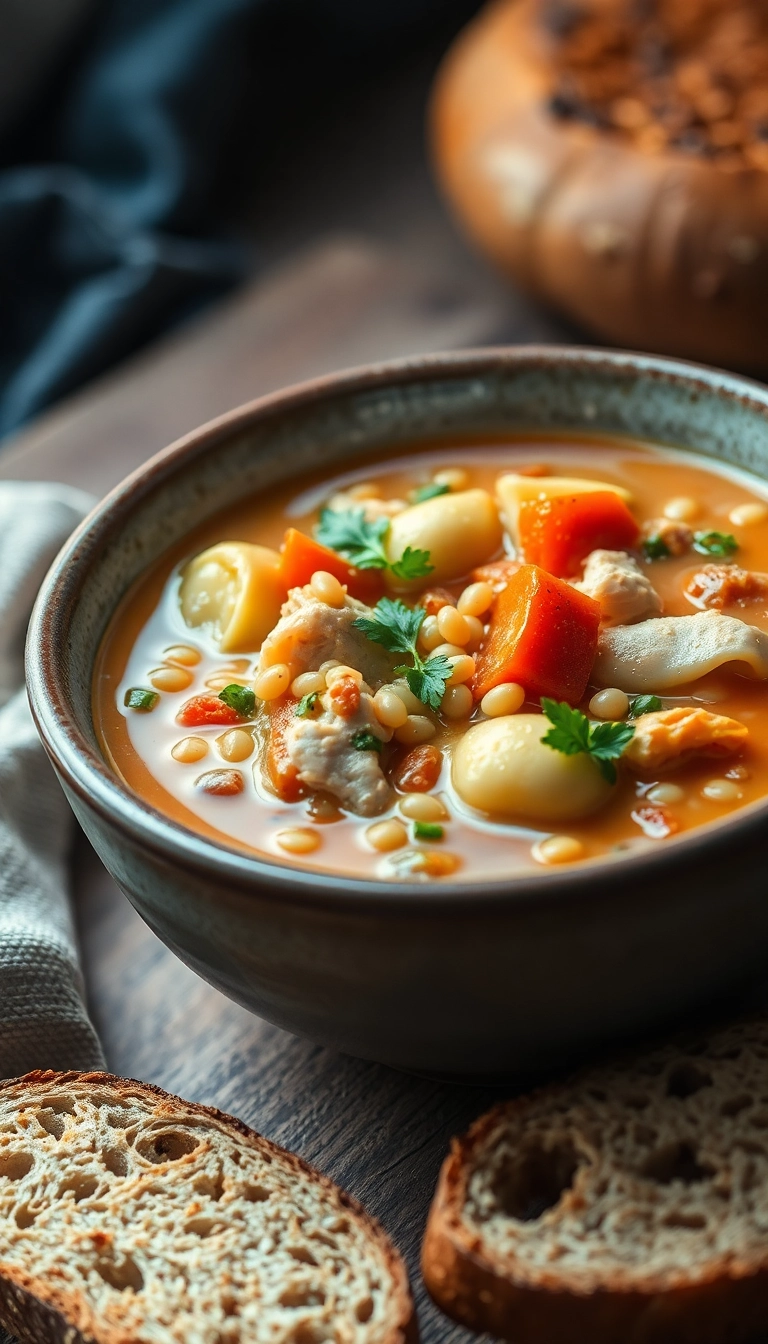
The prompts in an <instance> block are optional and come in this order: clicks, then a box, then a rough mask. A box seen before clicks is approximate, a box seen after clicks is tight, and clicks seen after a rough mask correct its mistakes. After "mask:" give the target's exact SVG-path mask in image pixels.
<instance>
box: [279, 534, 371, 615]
mask: <svg viewBox="0 0 768 1344" xmlns="http://www.w3.org/2000/svg"><path fill="white" fill-rule="evenodd" d="M318 569H324V570H325V571H326V573H327V574H332V575H333V577H334V578H335V579H338V580H339V583H345V584H346V585H347V592H348V593H349V595H350V597H356V598H358V599H359V600H360V601H361V602H368V603H375V602H378V600H379V598H380V597H381V595H382V593H383V592H384V580H383V578H382V576H381V571H380V570H378V569H355V567H354V565H350V564H349V563H348V562H347V561H346V560H345V559H344V558H343V556H341V555H338V554H337V553H336V551H332V550H331V549H330V548H329V547H328V546H321V545H320V542H319V541H315V540H314V538H312V537H308V536H306V534H305V533H304V532H299V530H298V528H296V527H289V528H288V531H287V532H286V534H285V540H284V542H283V548H282V551H281V559H280V575H281V578H282V580H283V582H284V584H285V586H286V588H302V587H303V586H304V584H305V583H309V581H310V579H311V578H312V575H313V574H314V573H315V571H316V570H318Z"/></svg>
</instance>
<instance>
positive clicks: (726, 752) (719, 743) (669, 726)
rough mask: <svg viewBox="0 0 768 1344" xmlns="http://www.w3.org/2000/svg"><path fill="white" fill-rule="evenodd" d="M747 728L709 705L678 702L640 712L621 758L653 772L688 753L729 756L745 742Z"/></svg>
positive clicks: (682, 760)
mask: <svg viewBox="0 0 768 1344" xmlns="http://www.w3.org/2000/svg"><path fill="white" fill-rule="evenodd" d="M748 736H749V733H748V730H747V728H746V727H745V726H744V724H743V723H739V722H738V721H737V720H736V719H728V718H726V717H725V715H723V714H711V713H710V711H709V710H708V709H698V708H695V707H693V706H684V705H677V706H675V708H674V709H662V710H659V712H658V713H657V714H641V716H640V718H639V719H637V720H636V722H635V735H634V737H633V738H632V741H631V742H630V743H629V745H628V746H627V747H626V749H625V751H624V760H625V761H627V762H628V763H629V764H630V765H634V766H635V767H636V768H637V769H638V770H642V771H646V772H653V773H655V772H656V771H658V770H662V769H670V768H674V767H676V766H679V765H682V764H684V763H685V761H686V760H688V759H690V757H691V756H731V755H733V754H734V752H737V751H741V750H742V749H743V747H744V746H746V742H747V738H748Z"/></svg>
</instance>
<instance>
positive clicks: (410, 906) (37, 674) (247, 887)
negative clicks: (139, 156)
mask: <svg viewBox="0 0 768 1344" xmlns="http://www.w3.org/2000/svg"><path fill="white" fill-rule="evenodd" d="M563 366H565V367H574V368H575V367H578V366H582V367H586V368H587V369H594V370H595V371H598V370H600V369H603V370H605V371H606V372H608V373H611V372H613V373H616V374H619V375H620V374H630V375H631V374H638V373H639V374H643V375H645V376H649V377H651V378H655V379H656V380H657V381H659V382H667V383H670V382H671V383H675V382H677V383H681V384H685V385H687V386H689V387H692V388H694V389H695V388H696V387H698V388H700V389H701V390H702V391H703V392H706V393H709V394H713V395H715V396H716V397H717V398H718V399H725V400H729V401H738V402H741V403H742V404H744V405H745V407H749V408H751V409H752V410H753V411H757V412H758V413H761V414H763V415H764V416H765V418H766V430H767V431H768V388H766V387H764V386H763V385H762V384H760V383H759V382H757V381H756V380H754V379H751V378H748V377H745V376H742V375H739V374H732V373H728V372H726V371H723V370H720V369H715V368H711V367H708V366H706V365H703V364H698V363H695V362H693V361H688V360H682V359H673V358H669V357H665V356H657V355H649V354H645V353H641V352H633V351H624V350H611V349H604V348H601V347H596V346H573V345H535V344H531V345H519V346H487V347H479V348H476V349H472V350H457V351H450V352H447V353H442V352H441V353H436V354H429V355H418V356H408V357H405V358H402V359H395V360H387V361H382V362H378V363H372V364H367V365H362V366H359V367H357V368H352V369H348V370H343V371H341V372H338V373H331V374H325V375H323V376H321V377H317V378H313V379H310V380H307V381H305V382H302V383H298V384H295V385H292V386H289V387H287V388H282V389H280V390H278V391H276V392H271V393H268V394H266V395H264V396H261V397H258V398H256V399H254V400H253V401H250V402H246V403H245V404H243V405H242V406H238V407H235V408H234V409H232V410H230V411H227V412H225V413H224V414H223V415H220V416H217V417H216V418H215V419H213V420H210V421H208V422H206V423H205V424H204V425H201V426H199V427H198V428H196V429H194V430H191V431H190V432H189V433H187V434H185V435H183V436H182V437H181V438H179V439H177V440H175V442H173V443H172V444H170V445H169V446H168V447H166V448H163V449H162V450H161V451H160V452H158V453H156V454H154V455H153V456H152V457H150V458H148V459H147V461H146V462H144V463H143V464H142V465H141V466H139V467H137V468H136V469H135V470H134V471H132V472H131V473H130V474H129V475H128V476H127V477H125V478H124V479H123V480H122V481H121V482H120V483H119V484H118V485H116V486H115V487H114V488H113V489H112V490H110V491H109V493H108V494H107V495H105V496H104V498H103V499H102V500H101V501H100V502H99V503H98V504H96V506H95V507H94V508H93V509H92V510H91V512H90V513H89V514H88V515H87V516H86V517H85V518H84V519H83V521H82V522H81V523H80V525H79V526H78V527H77V528H76V529H75V531H74V532H73V533H72V534H71V536H70V537H69V539H68V540H67V541H66V542H65V544H64V545H63V547H62V548H61V550H60V551H59V553H58V555H57V556H56V558H55V560H54V561H53V563H52V565H51V567H50V569H49V571H48V573H47V575H46V577H45V579H44V580H43V583H42V585H41V588H40V591H39V594H38V597H37V600H36V602H35V606H34V610H33V612H32V617H31V620H30V624H29V629H28V634H27V644H26V675H27V691H28V695H29V701H30V707H31V710H32V715H33V718H34V720H35V724H36V726H37V730H38V732H39V734H40V737H41V739H42V742H43V745H44V747H45V750H46V752H47V753H48V755H49V757H50V759H51V761H52V762H53V764H54V767H55V768H56V770H57V772H58V774H59V776H60V777H61V779H62V781H64V782H65V783H66V785H67V787H68V788H69V789H70V790H71V791H72V792H73V793H75V794H76V795H77V796H78V797H79V798H80V799H81V801H82V802H83V803H84V804H85V806H86V808H87V809H90V810H92V811H95V812H97V813H98V814H99V816H100V817H101V818H102V820H104V821H106V822H107V823H108V825H109V826H110V827H111V828H113V829H116V830H118V831H119V832H121V834H122V835H123V837H124V838H125V839H127V840H128V841H129V842H131V843H132V844H133V845H135V846H136V847H137V848H138V849H148V850H150V851H151V852H152V853H153V854H154V855H155V856H156V857H157V858H159V859H161V860H163V861H165V862H167V863H172V864H173V865H174V867H175V868H176V869H178V870H180V871H182V870H184V871H188V872H190V873H192V874H193V875H195V876H196V877H197V878H198V879H199V878H200V877H201V876H203V875H204V876H205V877H206V878H213V879H214V880H215V881H216V882H217V884H218V885H219V886H224V885H226V886H228V887H229V888H231V889H236V890H237V891H238V892H243V893H248V892H250V894H251V895H252V896H254V897H259V898H261V899H264V898H265V897H266V896H267V895H268V896H269V897H270V898H273V897H275V896H276V897H277V898H278V899H279V900H280V901H281V903H284V904H287V905H300V906H311V907H313V908H314V909H317V910H321V909H323V910H335V911H344V910H347V909H349V908H350V907H351V906H352V907H355V908H356V909H357V910H358V911H359V909H360V906H361V902H362V903H364V906H365V909H366V910H371V911H374V910H386V909H390V908H396V909H397V910H398V913H399V914H407V913H411V914H413V915H414V916H423V915H424V914H426V913H429V914H434V913H438V912H439V913H440V914H444V915H447V914H452V913H453V914H460V915H466V914H467V912H468V911H471V912H478V911H480V910H484V909H495V908H496V907H497V906H498V905H499V904H500V903H501V904H507V905H510V906H512V905H516V906H527V905H528V904H529V903H531V902H535V903H536V904H537V905H538V906H540V907H542V908H543V907H544V906H545V905H546V906H547V907H549V906H551V905H552V904H558V903H560V902H561V901H569V900H572V899H574V898H575V897H576V896H578V898H579V899H580V900H582V901H583V900H584V899H585V897H586V898H588V899H589V900H591V901H598V902H599V901H601V900H602V899H603V898H604V897H605V896H606V895H608V896H611V895H612V894H613V890H614V889H615V885H616V881H617V878H619V877H620V873H621V872H624V871H627V870H628V868H631V869H632V871H633V872H635V873H636V872H637V871H638V870H639V871H640V873H641V874H642V873H645V874H646V876H647V883H648V891H649V897H650V895H651V894H652V893H653V891H654V887H655V885H656V884H655V882H654V878H655V877H657V876H658V873H659V869H660V868H662V869H663V870H664V873H665V874H667V875H671V874H674V873H675V872H676V871H677V870H678V869H680V868H685V867H686V865H687V864H688V862H689V860H690V859H691V858H692V857H693V851H695V854H696V857H697V858H699V859H701V858H702V857H703V856H705V855H707V854H708V853H709V852H710V851H714V850H720V848H721V847H722V845H723V843H725V844H726V845H728V846H729V847H730V846H731V845H732V844H734V843H735V842H737V841H738V839H739V837H740V835H741V834H742V833H746V832H750V831H751V830H752V829H753V827H754V826H755V825H757V824H760V822H761V821H762V822H765V821H766V820H768V797H766V799H764V800H757V801H755V802H753V803H751V804H748V805H747V806H746V807H744V808H743V809H740V810H739V811H738V812H737V813H735V814H732V815H731V816H729V817H726V818H723V819H720V820H718V821H714V822H711V823H710V824H709V825H707V826H702V827H697V828H696V829H694V830H692V831H690V832H686V833H685V834H684V835H682V836H679V837H677V838H676V839H675V840H674V842H673V844H672V845H671V846H670V847H669V848H668V849H664V850H661V849H659V850H644V851H641V852H639V853H636V854H629V855H625V856H622V857H621V858H616V859H610V858H607V859H606V860H604V861H598V862H594V863H590V864H588V865H585V866H584V867H580V866H574V867H570V866H568V867H565V868H563V869H555V870H552V871H547V870H542V871H541V872H535V873H529V874H521V875H519V876H514V875H512V876H509V877H500V878H489V879H487V880H486V879H483V880H482V881H477V882H476V883H474V884H473V882H472V881H471V880H467V879H465V880H464V881H458V880H456V881H447V880H443V881H441V882H439V883H435V884H434V885H433V884H430V883H425V882H416V881H404V880H400V879H397V880H394V879H392V880H390V879H386V878H368V877H353V876H349V875H346V874H337V873H334V872H332V871H326V870H320V869H315V870H313V869H306V870H305V869H302V868H299V867H296V866H293V865H290V864H288V863H283V862H281V861H280V860H279V859H277V858H275V859H272V858H271V857H270V858H266V857H265V858H261V857H260V856H259V854H258V853H255V852H254V853H253V854H251V853H249V852H248V851H245V850H241V849H238V848H235V847H234V846H233V847H230V846H228V845H226V844H222V843H219V842H217V841H214V840H211V839H209V838H207V837H206V836H203V835H201V834H199V833H197V832H195V831H192V830H191V829H189V828H188V827H186V826H184V825H182V824H181V823H180V822H177V821H174V820H172V819H171V818H170V817H168V816H166V815H165V814H164V813H162V812H161V811H160V810H159V809H157V808H155V807H153V806H152V805H151V804H149V803H148V802H146V801H145V800H144V799H142V798H141V797H140V795H138V794H136V793H134V792H133V790H132V789H130V788H129V787H128V785H127V784H125V783H124V782H123V781H122V780H121V779H120V777H119V776H118V775H117V774H115V773H114V772H113V771H112V770H111V768H110V767H109V766H108V764H107V762H106V761H105V760H104V759H103V758H102V756H101V755H100V753H98V752H97V751H96V750H94V748H93V747H91V745H90V744H89V742H88V741H87V740H86V738H85V737H84V735H83V734H82V732H81V731H80V728H79V727H78V724H77V720H76V715H75V712H74V710H73V709H72V708H71V707H70V704H69V702H68V696H67V686H66V677H65V675H64V669H63V666H62V662H61V656H60V651H61V650H63V648H64V647H65V642H64V641H65V632H66V629H67V626H68V624H69V617H70V614H71V612H72V610H73V608H74V606H75V604H76V602H77V597H78V589H79V580H80V578H81V576H82V575H83V574H84V573H85V571H86V570H87V568H88V566H89V564H90V563H91V562H92V560H93V559H94V558H95V557H96V556H97V555H98V552H99V551H100V550H101V548H102V546H103V545H104V544H105V543H106V542H107V541H108V538H109V535H110V534H111V532H112V531H113V529H115V528H117V527H119V526H120V525H121V524H122V523H123V522H125V521H126V520H127V518H128V517H129V516H130V515H132V514H134V513H135V512H136V511H137V510H140V508H141V505H142V502H143V500H144V499H145V498H146V497H148V496H149V495H150V494H151V493H152V492H153V491H154V490H155V489H156V488H157V487H158V486H159V485H161V484H163V483H165V482H166V481H167V480H168V479H169V478H171V477H172V476H173V475H174V474H176V473H177V472H178V471H179V470H183V468H184V466H185V464H186V463H187V462H194V461H195V460H197V459H198V458H199V457H201V456H203V455H205V454H207V453H209V452H211V451H213V450H214V449H215V448H216V446H217V445H218V444H219V443H221V442H222V441H224V440H226V439H229V438H230V437H231V436H232V435H233V434H236V433H238V432H240V431H242V430H245V429H247V428H248V427H250V426H251V425H253V424H255V423H259V422H262V421H264V422H268V421H270V420H273V419H276V418H278V417H279V416H280V415H281V414H282V413H284V412H286V411H293V410H296V409H299V408H302V407H305V406H307V405H308V404H309V405H311V404H312V403H317V404H322V403H323V402H325V401H328V400H332V399H333V398H335V397H336V396H339V395H341V396H345V395H351V394H354V393H356V392H364V391H371V390H373V389H377V388H382V387H386V386H388V385H391V386H402V385H404V384H405V385H407V384H411V383H414V382H419V381H423V382H425V383H429V382H430V381H433V380H435V379H443V380H444V379H445V378H446V377H451V376H452V377H455V378H466V377H467V376H472V375H479V374H485V375H488V374H492V373H493V372H495V371H499V370H503V369H510V368H512V369H518V370H521V371H522V370H526V369H529V370H534V369H535V370H539V371H540V370H542V369H547V368H555V367H556V368H562V367H563ZM723 832H725V833H726V834H725V836H724V835H723ZM271 887H273V888H275V889H276V890H275V891H271V890H270V888H271Z"/></svg>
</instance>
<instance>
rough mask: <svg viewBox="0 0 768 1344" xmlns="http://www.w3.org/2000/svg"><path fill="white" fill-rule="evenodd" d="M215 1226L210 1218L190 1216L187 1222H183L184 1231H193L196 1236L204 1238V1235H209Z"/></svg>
mask: <svg viewBox="0 0 768 1344" xmlns="http://www.w3.org/2000/svg"><path fill="white" fill-rule="evenodd" d="M215 1226H216V1224H215V1223H214V1221H213V1219H212V1218H190V1220H189V1222H188V1223H185V1224H184V1231H185V1232H194V1234H195V1236H196V1237H201V1238H203V1240H204V1239H205V1238H206V1237H210V1235H211V1233H212V1231H213V1229H214V1227H215Z"/></svg>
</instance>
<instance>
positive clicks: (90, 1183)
mask: <svg viewBox="0 0 768 1344" xmlns="http://www.w3.org/2000/svg"><path fill="white" fill-rule="evenodd" d="M98 1188H99V1182H98V1180H97V1178H96V1177H95V1176H89V1175H87V1173H86V1172H82V1173H81V1174H79V1175H75V1176H71V1177H70V1178H69V1180H68V1181H65V1182H64V1183H63V1184H62V1185H61V1186H60V1187H59V1195H60V1196H64V1195H68V1194H71V1195H72V1196H73V1197H74V1200H75V1203H76V1204H79V1203H80V1201H81V1200H83V1199H90V1197H91V1195H95V1193H96V1191H97V1190H98Z"/></svg>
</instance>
